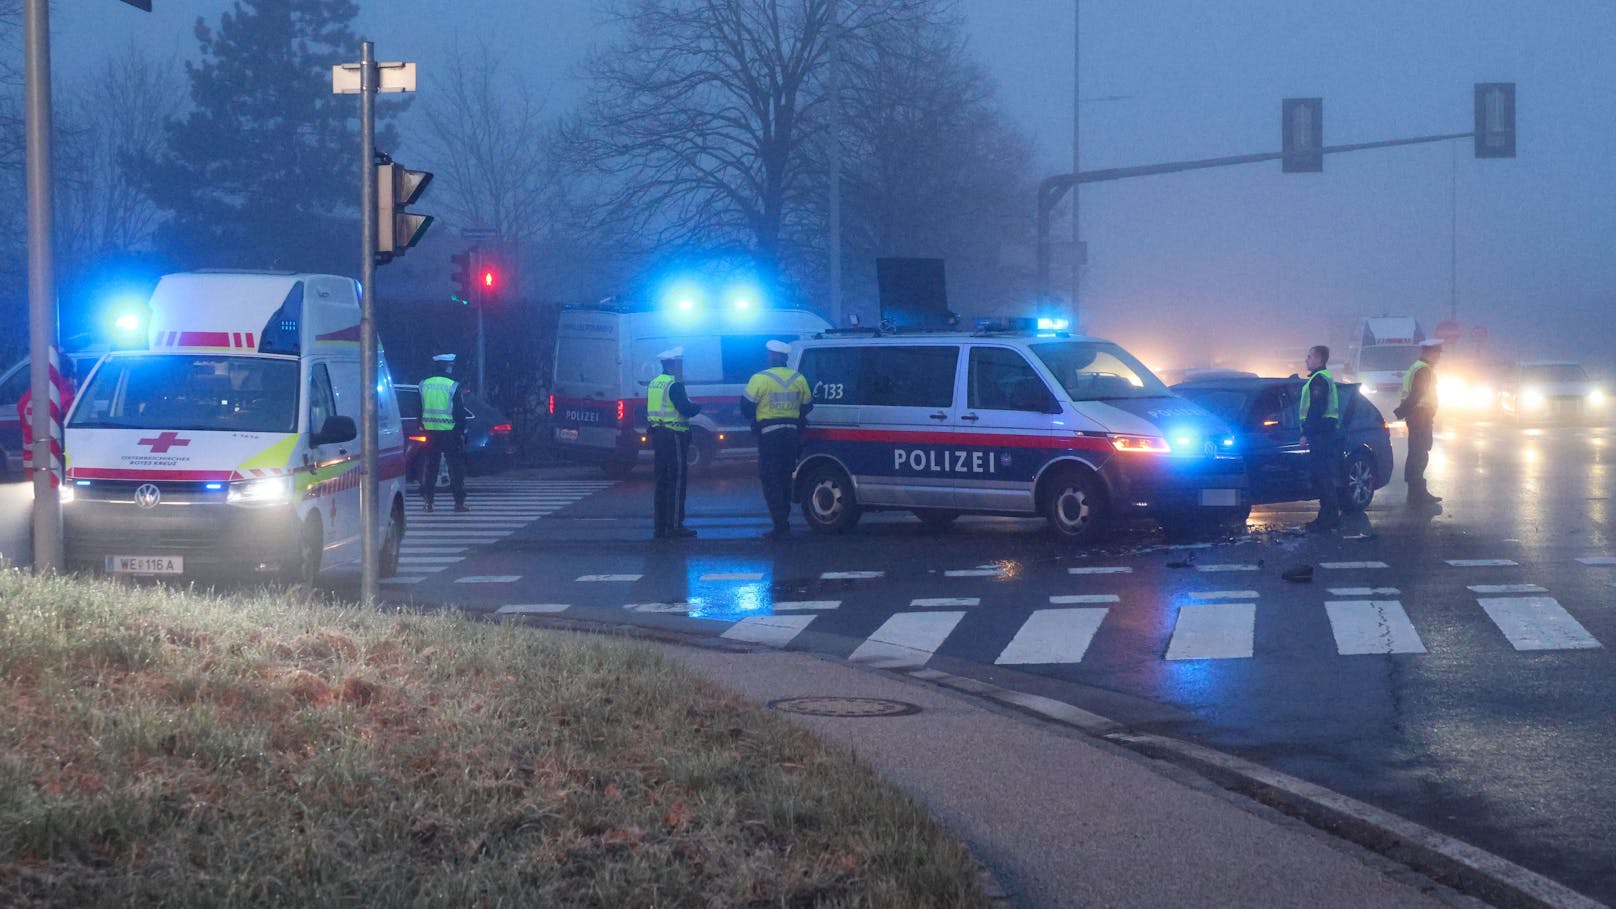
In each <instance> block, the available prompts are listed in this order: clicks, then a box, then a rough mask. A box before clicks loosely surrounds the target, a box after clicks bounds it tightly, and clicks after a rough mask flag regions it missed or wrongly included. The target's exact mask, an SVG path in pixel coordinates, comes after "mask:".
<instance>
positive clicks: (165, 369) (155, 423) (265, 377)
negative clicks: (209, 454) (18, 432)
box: [69, 354, 298, 432]
mask: <svg viewBox="0 0 1616 909" xmlns="http://www.w3.org/2000/svg"><path fill="white" fill-rule="evenodd" d="M297 387H298V370H297V361H296V360H293V359H284V360H283V359H268V358H264V357H221V356H193V355H188V354H166V355H158V356H130V357H110V358H108V359H107V361H106V362H105V363H103V364H101V369H100V370H99V371H97V372H96V374H95V378H94V380H92V381H91V382H90V384H89V386H88V387H87V388H85V389H84V391H83V392H81V393H80V395H79V400H78V404H77V406H76V407H75V408H74V410H73V419H72V422H71V423H70V424H69V425H71V426H74V427H78V428H81V429H92V428H95V429H174V430H195V431H208V430H234V431H238V432H296V431H297V397H298V395H297Z"/></svg>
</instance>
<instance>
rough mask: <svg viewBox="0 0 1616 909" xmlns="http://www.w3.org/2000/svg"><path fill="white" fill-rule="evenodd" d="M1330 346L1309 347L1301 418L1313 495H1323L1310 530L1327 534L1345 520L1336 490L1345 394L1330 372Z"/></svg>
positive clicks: (1303, 385) (1310, 524) (1319, 496)
mask: <svg viewBox="0 0 1616 909" xmlns="http://www.w3.org/2000/svg"><path fill="white" fill-rule="evenodd" d="M1329 362H1330V348H1328V347H1325V346H1324V345H1323V344H1319V345H1316V346H1314V347H1310V348H1308V351H1307V369H1308V372H1309V375H1308V377H1307V381H1306V382H1305V383H1303V384H1302V398H1301V401H1300V402H1299V403H1300V411H1301V412H1300V417H1301V422H1302V442H1303V444H1305V445H1307V447H1308V448H1307V451H1308V454H1307V473H1308V477H1309V478H1310V479H1312V481H1313V494H1314V495H1316V496H1318V498H1319V515H1318V517H1316V518H1314V519H1313V520H1311V521H1309V522H1308V524H1307V529H1308V530H1310V531H1313V532H1315V533H1323V532H1324V531H1327V530H1330V529H1332V528H1334V527H1336V526H1338V525H1339V524H1340V523H1341V503H1340V501H1339V499H1338V496H1337V492H1336V468H1337V465H1339V464H1340V463H1341V436H1340V425H1341V395H1340V392H1339V390H1338V389H1337V388H1336V384H1335V378H1334V377H1333V376H1331V375H1330V370H1329V369H1327V368H1326V367H1327V365H1328V364H1329Z"/></svg>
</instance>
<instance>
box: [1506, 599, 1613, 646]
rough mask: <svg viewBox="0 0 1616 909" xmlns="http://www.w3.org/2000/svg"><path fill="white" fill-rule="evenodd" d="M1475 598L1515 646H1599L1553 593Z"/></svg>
mask: <svg viewBox="0 0 1616 909" xmlns="http://www.w3.org/2000/svg"><path fill="white" fill-rule="evenodd" d="M1477 602H1478V603H1480V604H1481V608H1482V609H1485V610H1487V615H1488V617H1489V618H1491V619H1492V620H1493V624H1494V625H1497V626H1498V630H1499V631H1502V632H1503V633H1504V637H1506V638H1509V642H1510V644H1512V645H1514V647H1515V649H1516V650H1592V649H1594V648H1597V647H1599V646H1600V644H1599V642H1598V641H1596V640H1594V636H1593V635H1591V634H1589V633H1588V629H1586V628H1584V627H1582V625H1581V624H1580V623H1579V622H1578V621H1577V620H1576V619H1574V618H1572V617H1571V613H1569V612H1566V611H1565V607H1563V606H1561V605H1560V603H1559V601H1558V600H1556V599H1555V598H1553V597H1482V598H1480V599H1479V600H1477Z"/></svg>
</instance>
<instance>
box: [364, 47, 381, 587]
mask: <svg viewBox="0 0 1616 909" xmlns="http://www.w3.org/2000/svg"><path fill="white" fill-rule="evenodd" d="M374 51H375V46H374V45H373V44H372V43H371V42H369V41H362V42H360V44H359V234H360V241H359V285H360V296H359V384H360V394H359V438H360V452H361V461H360V470H361V473H360V483H359V548H360V563H359V599H360V602H362V603H365V604H366V605H369V604H371V603H374V602H376V574H377V571H376V569H377V564H376V561H377V556H378V555H379V552H378V545H377V544H378V541H377V539H376V530H377V528H376V516H377V509H376V493H377V487H376V447H377V444H378V442H377V432H376V381H377V375H376V373H377V368H376V367H377V362H376V293H375V291H376V57H375V53H374Z"/></svg>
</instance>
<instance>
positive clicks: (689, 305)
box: [678, 297, 696, 312]
mask: <svg viewBox="0 0 1616 909" xmlns="http://www.w3.org/2000/svg"><path fill="white" fill-rule="evenodd" d="M678 305H679V309H681V310H683V311H684V312H690V311H691V310H693V309H695V308H696V301H695V300H692V299H690V298H689V297H680V298H679V304H678Z"/></svg>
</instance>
